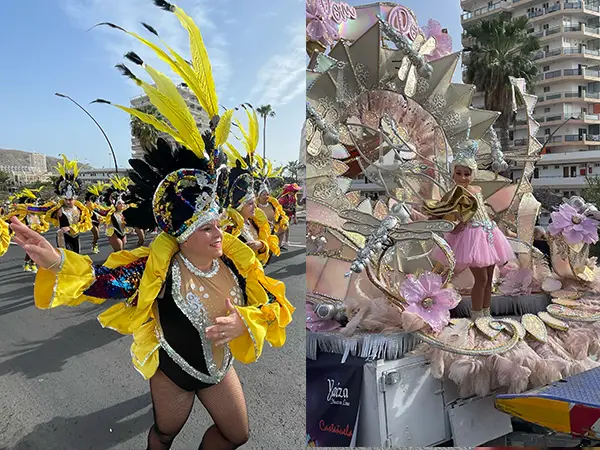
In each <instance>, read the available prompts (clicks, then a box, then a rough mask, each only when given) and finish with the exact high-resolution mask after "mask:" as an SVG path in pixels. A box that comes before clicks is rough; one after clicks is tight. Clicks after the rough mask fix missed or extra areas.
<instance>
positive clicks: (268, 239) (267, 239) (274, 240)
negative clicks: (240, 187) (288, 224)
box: [254, 208, 281, 264]
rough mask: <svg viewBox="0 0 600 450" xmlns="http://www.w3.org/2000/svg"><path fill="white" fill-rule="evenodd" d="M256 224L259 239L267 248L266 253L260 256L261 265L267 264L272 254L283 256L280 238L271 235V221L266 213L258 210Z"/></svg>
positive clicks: (255, 215) (255, 216) (255, 217)
mask: <svg viewBox="0 0 600 450" xmlns="http://www.w3.org/2000/svg"><path fill="white" fill-rule="evenodd" d="M254 223H255V224H256V226H257V227H258V238H259V239H260V241H261V242H262V243H263V244H265V245H266V248H267V250H266V251H263V252H262V253H259V254H258V259H259V260H260V262H261V263H263V264H266V263H267V262H268V261H269V258H270V257H271V253H273V254H274V255H275V256H279V255H280V254H281V250H280V249H279V238H278V237H277V235H275V234H271V225H270V224H269V219H267V216H266V215H265V213H264V212H262V211H261V210H260V209H258V208H257V209H256V211H255V213H254Z"/></svg>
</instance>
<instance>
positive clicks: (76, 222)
mask: <svg viewBox="0 0 600 450" xmlns="http://www.w3.org/2000/svg"><path fill="white" fill-rule="evenodd" d="M61 156H62V158H63V162H62V163H58V165H57V167H56V170H57V171H58V173H59V175H60V176H59V178H58V180H56V183H55V185H54V192H55V193H56V194H57V195H58V196H59V197H62V198H61V199H60V200H59V201H58V202H56V203H54V204H52V206H51V207H50V209H49V210H48V212H47V213H46V215H45V219H46V221H48V222H50V223H51V224H52V225H54V226H55V227H57V228H58V232H57V236H56V243H57V245H58V247H59V248H64V249H67V250H71V251H73V252H75V253H79V251H80V246H79V235H80V233H84V232H86V231H89V230H91V229H92V215H91V214H90V211H89V210H88V208H87V207H86V206H85V205H84V204H83V203H81V202H80V201H78V200H77V196H78V195H79V192H80V191H81V181H80V179H79V167H78V166H77V161H69V160H68V159H67V157H66V156H65V155H61Z"/></svg>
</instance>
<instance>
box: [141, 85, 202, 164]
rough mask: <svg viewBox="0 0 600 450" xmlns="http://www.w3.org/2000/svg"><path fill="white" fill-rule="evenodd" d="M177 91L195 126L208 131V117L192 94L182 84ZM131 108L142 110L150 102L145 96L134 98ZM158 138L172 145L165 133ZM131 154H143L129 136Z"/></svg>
mask: <svg viewBox="0 0 600 450" xmlns="http://www.w3.org/2000/svg"><path fill="white" fill-rule="evenodd" d="M177 89H178V90H179V92H180V93H181V95H182V96H183V98H184V99H185V101H186V103H187V105H188V107H189V109H190V111H191V113H192V115H193V116H194V119H196V125H197V126H198V128H199V129H200V132H203V131H204V130H207V129H208V122H209V120H210V119H209V117H208V114H207V113H206V111H204V109H202V107H201V106H200V103H198V99H197V98H196V96H195V95H194V93H193V92H192V91H191V90H190V89H189V88H188V87H187V86H186V85H185V84H184V83H181V84H180V85H179V86H177ZM130 104H131V107H132V108H142V107H144V106H148V105H150V100H149V99H148V96H147V95H140V96H137V97H134V98H132V99H131V101H130ZM158 135H159V137H162V138H164V139H167V140H169V141H170V142H172V143H174V140H173V139H172V138H171V137H170V136H169V135H167V134H165V133H159V134H158ZM131 153H132V157H133V158H141V157H142V156H143V154H144V151H143V149H142V146H141V145H140V143H139V141H138V139H137V138H136V137H135V136H133V135H132V136H131Z"/></svg>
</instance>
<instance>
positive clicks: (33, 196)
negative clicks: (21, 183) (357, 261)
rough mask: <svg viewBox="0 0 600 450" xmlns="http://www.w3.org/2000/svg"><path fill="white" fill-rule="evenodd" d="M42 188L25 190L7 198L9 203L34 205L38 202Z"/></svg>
mask: <svg viewBox="0 0 600 450" xmlns="http://www.w3.org/2000/svg"><path fill="white" fill-rule="evenodd" d="M42 189H44V188H43V187H41V188H38V189H29V188H25V189H23V190H21V191H19V192H17V193H16V194H14V195H11V196H10V197H8V199H9V200H10V201H11V202H15V203H35V202H36V201H37V200H38V195H37V194H39V193H40V192H41V191H42Z"/></svg>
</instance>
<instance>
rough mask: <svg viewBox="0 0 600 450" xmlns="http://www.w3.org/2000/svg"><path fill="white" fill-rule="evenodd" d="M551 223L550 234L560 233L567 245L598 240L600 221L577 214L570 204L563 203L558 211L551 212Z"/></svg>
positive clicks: (592, 242)
mask: <svg viewBox="0 0 600 450" xmlns="http://www.w3.org/2000/svg"><path fill="white" fill-rule="evenodd" d="M551 217H552V223H551V224H550V225H549V226H548V231H549V232H550V234H551V235H552V236H556V235H559V234H562V236H563V237H564V238H565V241H566V243H567V244H569V245H574V244H581V243H582V242H585V243H586V244H595V243H596V242H598V225H600V222H598V221H597V220H594V219H591V218H589V217H586V216H584V215H583V214H579V213H578V212H577V210H576V209H575V208H573V207H572V206H571V205H568V204H566V203H563V204H562V205H560V207H559V208H558V211H556V212H553V213H552V214H551Z"/></svg>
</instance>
